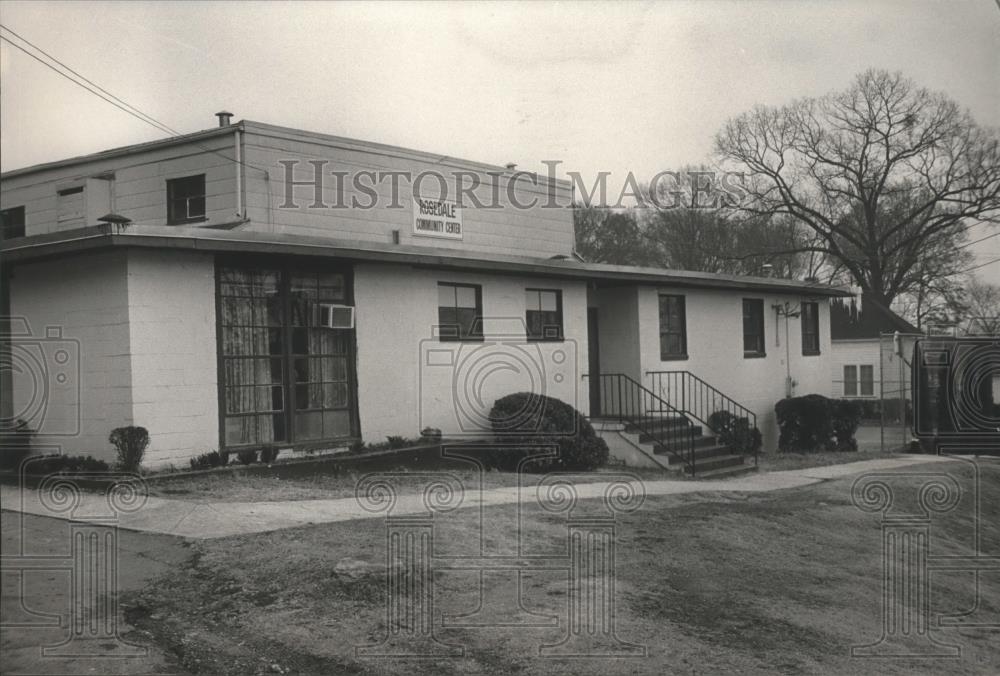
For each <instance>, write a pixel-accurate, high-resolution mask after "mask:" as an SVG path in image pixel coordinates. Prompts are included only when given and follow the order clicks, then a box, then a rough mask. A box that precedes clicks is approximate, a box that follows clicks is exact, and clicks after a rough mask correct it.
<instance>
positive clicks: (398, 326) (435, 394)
mask: <svg viewBox="0 0 1000 676" xmlns="http://www.w3.org/2000/svg"><path fill="white" fill-rule="evenodd" d="M438 282H456V283H466V284H480V285H482V290H483V313H484V315H485V320H484V324H483V326H484V334H485V336H486V340H485V341H484V342H482V343H474V342H470V343H454V342H441V341H439V340H437V339H436V337H435V334H434V327H435V326H436V325H437V323H438V286H437V285H438ZM354 286H355V290H354V295H355V305H356V308H357V310H356V313H357V323H356V325H357V341H358V355H357V364H358V398H359V417H360V421H361V434H362V437H363V438H364V440H365V441H367V442H378V441H383V440H384V439H385V437H386V436H387V435H401V436H407V437H413V436H416V435H417V434H418V433H419V431H420V430H421V429H422V428H423V427H426V426H431V427H437V428H439V429H441V430H442V431H443V432H444V433H445V434H460V433H462V432H469V431H475V430H478V429H481V428H479V427H477V425H479V424H483V423H484V422H485V421H484V416H485V415H486V414H488V413H489V410H490V408H491V407H492V405H493V402H494V401H495V400H496V399H497V398H499V397H501V396H504V395H506V394H511V393H513V392H517V391H523V390H532V391H536V392H542V393H544V394H547V395H549V396H554V397H556V398H558V399H561V400H563V401H566V402H567V403H571V404H574V406H576V408H578V409H579V410H582V411H583V412H584V413H586V412H587V404H588V400H587V394H586V392H587V390H586V383H585V382H584V381H583V380H582V374H583V373H585V372H586V365H587V342H586V336H587V297H586V286H585V284H584V283H582V282H566V281H555V280H546V279H531V278H519V277H514V276H504V275H491V274H485V273H484V274H475V273H454V272H444V271H440V272H439V271H434V270H421V269H415V268H411V267H408V266H402V265H399V266H389V265H358V266H357V267H356V268H355V273H354ZM526 288H544V289H561V290H562V297H563V324H564V327H565V334H566V335H567V336H571V337H573V338H574V339H572V340H566V341H563V342H556V343H526V341H525V339H524V316H525V289H526Z"/></svg>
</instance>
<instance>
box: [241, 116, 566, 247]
mask: <svg viewBox="0 0 1000 676" xmlns="http://www.w3.org/2000/svg"><path fill="white" fill-rule="evenodd" d="M245 139H246V150H245V155H246V161H247V162H248V163H249V164H252V165H254V166H257V167H263V168H265V169H267V170H268V172H269V174H270V180H268V181H266V180H265V179H264V176H263V174H262V173H261V172H260V171H259V170H255V169H253V168H248V169H247V172H246V178H245V180H246V204H247V214H248V216H249V217H250V219H251V220H252V225H251V226H250V227H251V229H254V230H263V231H276V232H283V233H297V234H303V235H311V236H319V237H335V238H340V239H354V240H361V241H368V242H383V243H388V242H391V241H392V231H393V230H398V231H399V233H400V241H401V242H402V243H403V244H412V245H419V246H432V247H437V248H441V249H462V250H469V251H484V252H488V253H493V254H516V255H521V256H533V257H544V258H547V257H549V256H552V255H556V254H562V255H567V256H568V255H570V254H571V253H572V251H573V245H574V231H573V211H572V209H570V208H566V207H564V208H542V205H544V204H546V203H547V202H555V203H557V204H562V205H568V204H570V202H571V201H572V192H571V188H570V187H569V185H568V184H565V183H554V184H551V185H550V184H547V183H545V180H546V177H544V176H543V177H540V179H539V184H538V185H537V186H534V185H532V184H531V183H530V181H529V180H528V179H526V178H519V179H517V180H516V181H514V183H513V188H512V190H513V192H514V196H515V199H516V201H517V202H518V203H519V204H521V205H528V204H531V203H532V202H533V201H534V202H536V206H533V207H531V208H514V207H513V206H512V205H511V203H510V202H509V200H508V199H507V191H508V182H509V181H510V178H511V172H509V171H507V172H505V171H504V170H503V169H501V168H488V167H486V166H485V165H481V164H477V163H472V162H464V161H462V160H456V159H455V158H449V157H442V156H438V155H430V154H429V153H422V152H417V151H410V150H406V149H403V148H392V147H389V146H382V145H379V144H374V143H367V142H363V141H355V140H350V139H337V138H334V137H326V136H323V135H319V134H309V133H306V132H297V131H295V130H290V129H282V128H277V127H269V126H267V125H260V124H259V123H254V122H248V123H247V133H246V134H245ZM281 160H288V161H297V162H298V164H297V165H294V167H295V168H294V171H293V180H294V181H296V182H301V181H313V180H314V178H315V171H316V170H315V167H314V165H312V164H310V161H312V160H317V161H320V160H325V161H326V162H327V164H326V165H324V166H323V170H324V171H325V178H324V181H323V200H322V202H323V203H324V204H326V205H329V206H331V207H332V206H333V205H335V204H337V203H338V202H339V203H341V204H347V205H350V204H351V200H352V199H355V198H356V199H357V200H358V201H359V202H360V203H361V204H369V203H370V202H371V197H370V196H369V195H368V194H365V193H364V192H360V191H357V190H355V189H353V187H352V182H353V180H354V177H355V176H356V175H358V173H359V172H408V173H409V174H410V176H411V177H414V178H415V177H416V176H417V175H419V174H420V173H421V172H425V171H427V172H434V173H435V174H440V175H443V176H444V177H445V179H446V181H447V190H448V194H447V195H442V194H441V187H440V184H439V182H438V181H437V180H436V179H435V178H427V179H426V180H421V181H420V186H419V187H420V193H421V196H422V197H427V198H432V199H438V198H442V197H448V198H450V199H451V200H452V201H454V200H455V198H456V195H455V194H454V193H455V190H456V185H455V180H454V176H455V172H465V173H466V174H475V175H476V176H477V177H478V178H479V180H480V182H481V183H480V186H479V188H478V189H476V190H474V191H473V192H474V194H475V195H476V197H477V198H478V200H479V202H480V203H481V204H483V205H491V204H493V203H499V204H500V205H501V208H481V209H477V208H473V207H471V206H466V208H464V209H463V229H464V237H463V239H462V240H461V241H455V240H448V239H439V238H430V237H424V236H420V235H414V234H413V185H412V182H411V179H408V178H399V179H397V181H398V185H399V188H400V190H399V191H398V192H399V196H398V199H399V201H398V204H399V206H398V207H393V208H390V207H389V206H388V205H391V204H392V182H391V180H390V179H386V180H384V181H381V182H379V183H377V184H374V185H372V187H373V189H374V190H376V192H377V193H378V204H377V205H376V206H375V207H374V208H371V209H364V208H359V209H354V208H319V207H317V208H312V207H311V205H312V204H313V201H314V195H315V188H314V186H312V185H304V186H298V187H295V188H294V192H293V195H294V199H293V202H294V203H295V204H296V205H297V206H298V208H297V209H292V208H287V209H285V208H281V206H280V205H282V204H283V203H284V202H285V197H286V194H285V193H286V185H285V173H286V169H285V167H284V165H282V164H279V161H281ZM333 171H337V172H347V174H348V175H347V179H346V187H345V188H344V190H343V193H342V195H341V196H338V191H337V181H336V180H335V179H334V177H333V176H332V175H331V173H330V172H333ZM490 172H493V173H496V174H499V175H498V176H491V175H490ZM363 182H364V184H365V185H366V186H367V185H370V184H373V183H374V181H372V180H371V179H368V178H365V179H364V180H363ZM463 185H472V178H471V177H470V178H466V179H464V180H463ZM495 190H496V191H499V192H498V194H499V199H495V198H494V191H495ZM550 191H553V194H556V195H558V198H557V199H555V200H552V199H550ZM269 205H270V209H269V208H268V206H269Z"/></svg>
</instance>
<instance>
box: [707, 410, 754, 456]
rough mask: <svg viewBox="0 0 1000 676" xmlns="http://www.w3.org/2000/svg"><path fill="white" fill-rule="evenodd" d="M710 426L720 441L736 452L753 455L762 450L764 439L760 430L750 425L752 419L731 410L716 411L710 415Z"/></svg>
mask: <svg viewBox="0 0 1000 676" xmlns="http://www.w3.org/2000/svg"><path fill="white" fill-rule="evenodd" d="M708 426H709V427H710V428H711V429H712V431H713V432H715V433H716V435H717V436H718V438H719V443H721V444H723V445H725V446H728V447H729V448H731V449H732V450H733V452H735V453H740V454H743V455H751V454H753V453H755V452H757V451H759V450H760V447H761V446H762V445H763V443H764V441H763V438H762V437H761V434H760V430H759V429H757V428H756V427H750V420H749V419H748V418H746V417H743V416H737V415H734V414H732V413H730V412H729V411H716V412H715V413H713V414H712V415H710V416H708Z"/></svg>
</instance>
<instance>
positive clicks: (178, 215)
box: [167, 174, 205, 225]
mask: <svg viewBox="0 0 1000 676" xmlns="http://www.w3.org/2000/svg"><path fill="white" fill-rule="evenodd" d="M203 220H205V174H198V175H197V176H185V177H184V178H174V179H170V180H168V181H167V225H180V224H182V223H194V222H197V221H203Z"/></svg>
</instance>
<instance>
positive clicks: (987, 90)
mask: <svg viewBox="0 0 1000 676" xmlns="http://www.w3.org/2000/svg"><path fill="white" fill-rule="evenodd" d="M0 21H2V22H3V24H4V25H6V26H8V27H9V28H11V29H13V30H15V31H17V32H18V33H20V34H21V35H23V36H24V37H25V38H27V39H28V40H31V41H32V42H34V43H35V44H37V45H39V46H40V47H42V48H43V49H45V50H46V51H48V52H49V53H51V54H53V55H54V56H56V57H57V58H59V59H60V60H62V61H63V62H65V63H66V64H67V65H69V66H71V67H72V68H73V69H75V70H77V71H78V72H80V73H81V74H82V75H84V76H86V77H87V78H89V79H90V80H93V81H94V82H96V83H98V84H99V85H101V86H102V87H104V88H105V89H108V90H109V91H111V92H112V93H114V94H115V95H117V96H119V97H121V98H122V99H124V100H126V101H128V102H129V103H130V104H132V105H134V106H136V107H137V108H139V109H140V110H142V111H144V112H146V113H148V114H149V115H152V116H153V117H155V118H157V119H158V120H160V121H162V122H164V123H166V124H167V125H169V126H171V127H173V128H175V129H178V130H180V131H182V132H190V131H195V130H198V129H204V128H208V127H211V126H214V125H215V123H216V121H215V118H214V117H213V115H212V114H213V113H215V112H216V111H218V110H220V109H227V110H230V111H232V112H233V113H235V115H236V119H244V118H245V119H251V120H258V121H261V122H269V123H272V124H279V125H284V126H290V127H299V128H303V129H309V130H313V131H319V132H326V133H330V134H337V135H341V136H349V137H355V138H361V139H366V140H372V141H379V142H382V143H390V144H395V145H401V146H406V147H410V148H417V149H420V150H427V151H430V152H435V153H441V154H447V155H452V156H457V157H461V158H465V159H471V160H479V161H484V162H490V163H496V164H505V163H507V162H516V163H518V165H519V168H522V169H527V170H538V171H543V170H544V168H543V165H542V164H541V162H542V161H543V160H561V161H563V162H564V165H563V166H564V167H565V168H566V169H571V170H577V171H580V172H582V173H583V174H584V175H593V174H595V173H596V172H597V171H611V172H613V173H614V174H615V175H619V176H621V175H623V174H624V173H625V172H627V171H630V170H631V171H633V172H635V173H636V175H637V176H640V177H641V176H651V175H652V174H653V173H655V172H656V171H659V170H661V169H667V168H676V167H678V166H681V165H684V164H691V163H699V162H703V161H705V160H706V159H707V158H708V155H709V153H710V151H711V144H712V136H713V134H714V133H715V132H716V131H717V130H718V128H719V127H720V126H721V125H722V123H723V122H724V121H725V120H726V118H728V117H730V116H732V115H735V114H737V113H739V112H741V111H743V110H745V109H747V108H749V107H751V106H753V105H754V104H755V103H767V104H780V103H782V102H785V101H789V100H791V99H793V98H796V97H799V96H806V95H818V94H823V93H826V92H828V91H831V90H836V89H843V88H845V87H846V86H848V84H849V83H850V80H851V78H852V77H853V76H854V75H855V74H856V73H858V72H860V71H863V70H864V69H866V68H869V67H879V68H888V69H891V70H902V71H903V72H905V73H906V74H907V75H909V76H910V77H912V78H914V79H915V80H917V81H918V82H919V83H920V84H922V85H924V86H927V87H929V88H932V89H936V90H941V91H944V92H946V93H947V94H948V95H950V96H951V97H952V98H954V99H956V100H957V101H959V102H960V103H961V104H963V105H965V106H967V107H968V108H969V109H970V110H971V112H972V114H973V115H974V116H975V118H976V119H977V120H978V121H979V122H980V123H983V124H989V125H996V126H1000V56H998V55H1000V7H998V4H997V1H996V0H968V1H966V0H947V1H941V2H934V1H920V0H905V1H900V2H894V1H872V0H867V1H861V2H853V1H845V2H839V1H836V0H815V1H808V0H807V1H799V2H791V1H786V2H775V1H764V0H759V1H758V0H753V1H749V2H739V3H737V2H723V1H721V0H720V1H711V0H709V1H701V2H661V3H615V4H612V3H607V4H605V3H598V2H588V3H579V4H575V3H550V4H542V3H538V4H534V3H532V4H528V3H519V4H499V3H498V4H488V3H475V4H469V5H466V4H460V3H457V2H449V3H413V4H396V3H371V4H361V3H358V4H351V3H337V4H333V3H329V4H327V3H304V4H297V5H296V4H285V3H282V4H280V5H279V4H267V3H261V4H250V3H235V2H233V3H217V4H213V3H201V2H199V3H194V2H184V3H182V2H167V3H161V2H134V3H125V2H115V3H100V2H68V3H46V2H26V3H22V2H8V1H6V0H4V1H0ZM0 59H2V60H0V75H2V83H0V85H2V86H0V104H2V108H0V124H2V136H0V152H2V160H0V164H2V168H3V170H9V169H13V168H17V167H22V166H28V165H31V164H37V163H39V162H44V161H48V160H54V159H59V158H64V157H68V156H72V155H78V154H82V153H89V152H93V151H97V150H102V149H105V148H110V147H115V146H120V145H127V144H130V143H136V142H140V141H145V140H152V139H156V138H162V137H163V133H162V132H159V131H157V130H155V129H153V128H152V127H149V126H147V125H145V124H144V123H142V122H140V121H138V120H136V119H134V118H132V117H129V116H128V115H126V114H125V113H123V112H120V111H119V110H117V109H116V108H113V107H112V106H110V105H109V104H107V103H105V102H104V101H101V100H100V99H98V98H97V97H95V96H93V95H92V94H89V93H87V92H85V91H83V90H82V89H79V88H77V87H76V86H75V85H73V84H71V83H70V82H68V81H66V80H64V79H62V78H60V77H59V76H58V75H56V74H55V73H53V72H51V71H49V70H47V69H45V68H44V67H43V66H42V65H41V64H39V63H37V62H35V61H32V60H31V59H30V58H29V57H27V56H25V55H24V54H22V53H20V52H18V51H16V50H14V49H12V48H11V47H10V46H9V45H7V44H6V43H3V44H2V53H0ZM974 248H975V250H976V252H977V255H978V256H979V257H980V260H981V261H983V262H985V261H986V260H989V258H991V257H992V258H996V257H998V256H1000V253H998V252H1000V237H996V238H993V239H992V240H988V241H987V242H984V243H983V246H977V247H974ZM990 252H992V253H990ZM988 270H990V272H991V276H995V277H996V279H997V281H1000V264H997V265H992V266H990V267H989V268H988ZM994 270H995V271H996V273H995V275H994V274H993V272H992V271H994Z"/></svg>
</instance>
